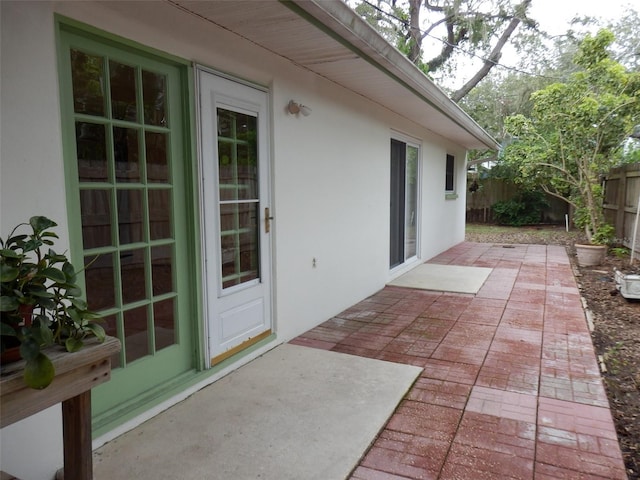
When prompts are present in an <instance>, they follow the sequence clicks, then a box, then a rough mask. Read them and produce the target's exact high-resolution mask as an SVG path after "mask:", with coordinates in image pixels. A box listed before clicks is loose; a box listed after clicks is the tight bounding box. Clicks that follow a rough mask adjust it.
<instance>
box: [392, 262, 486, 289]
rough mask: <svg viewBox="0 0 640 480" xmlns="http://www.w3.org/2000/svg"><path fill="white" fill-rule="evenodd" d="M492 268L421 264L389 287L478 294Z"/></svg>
mask: <svg viewBox="0 0 640 480" xmlns="http://www.w3.org/2000/svg"><path fill="white" fill-rule="evenodd" d="M492 271H493V269H492V268H486V267H466V266H459V265H440V264H436V263H423V264H421V265H418V266H417V267H416V268H414V269H413V270H410V271H408V272H407V273H405V274H404V275H401V276H400V277H398V278H396V279H395V280H393V281H392V282H390V283H389V285H393V286H396V287H406V288H419V289H421V290H435V291H438V292H455V293H474V294H475V293H478V291H479V290H480V288H481V287H482V285H483V284H484V282H485V281H486V280H487V278H488V277H489V275H490V274H491V272H492Z"/></svg>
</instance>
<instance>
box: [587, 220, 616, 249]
mask: <svg viewBox="0 0 640 480" xmlns="http://www.w3.org/2000/svg"><path fill="white" fill-rule="evenodd" d="M615 235H616V229H615V228H614V227H613V226H612V225H609V224H608V223H605V224H603V225H600V226H599V227H598V229H597V230H596V232H595V233H594V234H593V237H591V243H593V244H595V245H609V244H610V243H611V242H613V239H614V238H615Z"/></svg>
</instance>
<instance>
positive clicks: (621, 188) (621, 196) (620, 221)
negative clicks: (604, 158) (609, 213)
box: [615, 166, 627, 238]
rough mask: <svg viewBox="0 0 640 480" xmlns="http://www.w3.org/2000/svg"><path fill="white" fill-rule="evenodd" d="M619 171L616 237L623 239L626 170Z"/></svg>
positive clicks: (623, 168) (622, 168)
mask: <svg viewBox="0 0 640 480" xmlns="http://www.w3.org/2000/svg"><path fill="white" fill-rule="evenodd" d="M617 170H618V171H619V173H618V175H619V177H618V179H619V180H618V195H617V196H618V198H617V199H616V207H617V211H616V225H615V227H616V235H617V236H618V235H619V236H620V237H621V238H623V237H624V232H625V229H624V223H625V222H624V220H625V218H624V217H625V207H626V205H625V203H626V200H627V168H626V166H625V167H621V168H619V169H617Z"/></svg>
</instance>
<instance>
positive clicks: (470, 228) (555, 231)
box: [466, 223, 583, 243]
mask: <svg viewBox="0 0 640 480" xmlns="http://www.w3.org/2000/svg"><path fill="white" fill-rule="evenodd" d="M466 234H467V235H471V236H472V237H475V238H482V236H487V237H488V238H492V237H495V236H502V237H504V238H505V240H508V239H509V238H511V237H512V238H514V239H515V238H516V237H518V238H528V239H530V243H540V242H543V243H546V241H548V240H554V241H556V242H558V243H564V242H566V241H579V240H580V239H581V237H582V236H583V233H582V232H581V231H579V230H577V229H571V230H569V231H568V232H567V231H566V229H565V227H564V225H529V226H524V227H510V226H506V225H490V224H478V223H468V224H467V225H466ZM536 240H538V241H536Z"/></svg>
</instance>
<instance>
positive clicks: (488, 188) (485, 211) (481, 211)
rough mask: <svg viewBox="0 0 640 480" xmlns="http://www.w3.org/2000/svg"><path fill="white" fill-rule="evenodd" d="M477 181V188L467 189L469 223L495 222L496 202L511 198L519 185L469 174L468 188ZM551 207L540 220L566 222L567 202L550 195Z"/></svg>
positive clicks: (516, 192)
mask: <svg viewBox="0 0 640 480" xmlns="http://www.w3.org/2000/svg"><path fill="white" fill-rule="evenodd" d="M474 181H475V182H476V185H477V187H478V188H477V190H475V191H470V190H468V191H467V215H466V218H467V223H495V218H494V214H493V209H492V208H491V207H492V206H493V205H494V204H495V203H496V202H501V201H505V200H511V199H512V198H513V197H515V196H516V195H517V194H518V191H519V190H518V187H517V186H516V185H514V184H513V183H511V182H505V181H504V180H500V179H497V178H482V179H477V180H476V179H475V177H473V176H471V175H470V176H469V178H468V179H467V188H469V187H470V186H471V185H473V182H474ZM547 201H548V202H549V208H547V209H545V211H544V212H543V215H542V217H543V218H541V219H540V221H542V222H545V223H564V221H565V218H564V216H565V214H566V213H568V208H567V204H566V203H565V202H563V201H562V200H559V199H557V198H554V197H551V196H548V197H547Z"/></svg>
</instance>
